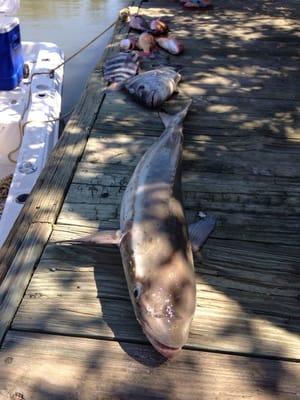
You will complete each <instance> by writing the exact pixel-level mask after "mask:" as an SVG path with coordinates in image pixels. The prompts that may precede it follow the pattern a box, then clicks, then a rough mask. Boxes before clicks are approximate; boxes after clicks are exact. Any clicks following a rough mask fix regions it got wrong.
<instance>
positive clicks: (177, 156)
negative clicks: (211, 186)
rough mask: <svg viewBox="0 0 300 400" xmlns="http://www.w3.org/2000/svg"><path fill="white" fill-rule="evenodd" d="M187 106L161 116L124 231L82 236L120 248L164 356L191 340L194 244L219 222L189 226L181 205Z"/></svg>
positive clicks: (132, 191)
mask: <svg viewBox="0 0 300 400" xmlns="http://www.w3.org/2000/svg"><path fill="white" fill-rule="evenodd" d="M189 106H190V102H189V104H188V105H187V106H186V107H185V108H184V109H183V110H182V111H180V112H179V113H177V114H175V115H173V116H170V115H168V114H164V113H161V114H160V115H161V119H162V121H163V123H164V125H165V130H164V132H163V133H162V135H161V136H160V138H159V139H158V140H157V141H156V142H155V143H154V144H153V145H152V146H151V147H150V148H149V149H148V150H147V151H146V153H145V154H144V155H143V157H142V158H141V160H140V161H139V163H138V164H137V166H136V168H135V171H134V173H133V175H132V177H131V179H130V181H129V183H128V185H127V188H126V190H125V192H124V195H123V199H122V203H121V212H120V231H117V232H116V231H106V232H101V231H99V232H97V233H96V234H94V235H90V236H88V237H85V238H83V239H80V240H79V242H86V243H89V244H103V243H115V244H117V245H118V246H119V248H120V252H121V257H122V263H123V267H124V272H125V276H126V281H127V285H128V290H129V295H130V299H131V302H132V305H133V309H134V312H135V315H136V318H137V320H138V322H139V323H140V325H141V327H142V329H143V331H144V333H145V335H146V336H147V338H148V340H149V341H150V343H151V344H152V345H153V346H154V348H155V349H156V350H157V351H158V352H159V353H161V354H162V355H164V356H165V357H166V358H172V357H174V356H175V355H176V354H178V353H179V352H180V350H181V348H182V346H183V345H184V344H185V343H186V341H187V338H188V334H189V329H190V324H191V321H192V318H193V315H194V311H195V303H196V285H195V276H194V265H193V254H192V248H193V249H194V250H197V249H198V248H199V246H201V245H202V244H203V243H204V241H205V240H206V238H207V236H208V235H209V233H210V232H211V231H212V229H213V228H214V225H215V220H214V218H212V217H206V218H204V219H202V220H200V221H198V222H196V223H195V224H193V225H191V226H190V228H188V226H187V223H186V219H185V215H184V210H183V206H182V201H181V158H182V142H183V134H182V122H183V120H184V118H185V116H186V114H187V112H188V109H189ZM69 242H70V241H69ZM75 242H76V241H75ZM77 242H78V241H77Z"/></svg>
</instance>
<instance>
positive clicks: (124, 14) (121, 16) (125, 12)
mask: <svg viewBox="0 0 300 400" xmlns="http://www.w3.org/2000/svg"><path fill="white" fill-rule="evenodd" d="M129 15H130V11H129V9H128V8H125V9H123V10H121V11H120V13H119V17H118V18H117V19H116V20H115V21H114V22H112V23H111V24H110V25H109V26H108V27H107V28H105V29H104V30H103V31H102V32H100V33H99V34H98V35H97V36H95V37H94V38H93V39H92V40H90V41H89V42H88V43H86V44H85V45H84V46H82V47H81V48H80V49H79V50H77V51H76V52H75V53H74V54H72V55H71V56H70V57H68V58H66V59H65V60H64V61H63V62H62V63H61V64H59V65H58V66H57V67H55V68H53V69H52V70H50V74H52V75H53V74H54V72H55V71H56V70H57V69H58V68H60V67H62V66H64V65H65V64H67V63H68V62H69V61H71V60H72V59H73V58H74V57H76V56H77V55H78V54H80V53H81V52H82V51H84V50H85V49H86V48H88V47H89V46H90V45H91V44H93V43H94V42H95V41H96V40H97V39H99V38H100V37H101V36H103V35H104V34H105V33H106V32H108V31H109V30H110V29H111V28H113V27H114V26H115V25H116V24H117V23H118V21H119V20H121V21H124V22H125V21H127V18H128V17H129Z"/></svg>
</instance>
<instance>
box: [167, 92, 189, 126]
mask: <svg viewBox="0 0 300 400" xmlns="http://www.w3.org/2000/svg"><path fill="white" fill-rule="evenodd" d="M191 104H192V99H190V100H189V101H188V103H187V105H186V106H185V107H184V108H183V109H182V110H181V111H179V112H178V113H177V114H174V115H170V114H167V113H164V112H160V113H159V116H160V119H161V120H162V123H163V124H164V126H165V128H167V127H168V126H170V125H178V124H180V123H181V122H182V121H183V120H184V118H185V117H186V115H187V113H188V110H189V108H190V106H191Z"/></svg>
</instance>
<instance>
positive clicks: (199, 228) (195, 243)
mask: <svg viewBox="0 0 300 400" xmlns="http://www.w3.org/2000/svg"><path fill="white" fill-rule="evenodd" d="M215 225H216V218H215V217H212V216H207V217H205V218H203V219H201V220H200V221H198V222H195V223H194V224H191V225H189V236H190V241H191V245H192V249H193V251H195V252H196V251H198V250H199V248H200V247H201V246H202V245H203V244H204V243H205V241H206V239H207V238H208V236H209V235H210V233H211V232H212V231H213V230H214V228H215Z"/></svg>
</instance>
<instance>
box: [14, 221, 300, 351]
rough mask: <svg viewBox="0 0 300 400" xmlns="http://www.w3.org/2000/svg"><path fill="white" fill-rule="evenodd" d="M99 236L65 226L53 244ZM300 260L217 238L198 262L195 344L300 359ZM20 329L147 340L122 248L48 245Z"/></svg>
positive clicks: (292, 252)
mask: <svg viewBox="0 0 300 400" xmlns="http://www.w3.org/2000/svg"><path fill="white" fill-rule="evenodd" d="M91 232H92V230H91V229H88V228H84V229H83V228H80V227H71V226H60V225H58V226H57V227H56V229H55V231H54V235H53V236H52V240H54V241H57V240H65V239H73V238H76V237H78V236H79V237H80V236H84V235H86V234H89V233H91ZM254 250H255V251H254ZM298 255H299V254H298V249H297V248H296V247H291V246H282V245H280V246H276V247H274V246H270V245H269V246H267V245H259V246H257V245H256V244H251V243H249V242H246V243H243V242H241V241H228V240H219V239H209V240H208V243H207V244H206V245H205V246H204V248H203V250H202V252H201V254H198V255H197V256H196V259H195V268H196V279H197V309H196V313H195V317H194V320H193V324H192V328H191V333H190V338H189V341H188V347H193V348H198V349H199V348H200V349H201V348H202V349H203V348H206V349H209V350H219V351H220V350H222V351H229V352H237V353H246V354H260V355H268V356H270V355H271V356H276V357H285V358H290V359H300V340H299V336H298V335H297V334H296V332H297V331H298V330H299V324H300V311H299V301H298V300H297V295H298V293H299V290H300V286H299V282H298V281H297V263H298ZM266 276H267V277H268V278H267V280H266ZM290 316H293V317H292V318H290ZM13 328H16V329H23V330H38V331H44V332H53V333H55V332H59V333H61V334H68V335H69V334H72V335H82V336H90V337H100V338H101V337H107V338H115V339H117V340H125V339H126V340H133V339H134V340H142V341H144V342H146V340H145V338H144V336H143V334H142V332H141V329H140V328H139V326H138V324H137V322H136V320H135V317H134V314H133V310H132V306H131V304H130V301H129V297H128V290H127V286H126V281H125V277H124V274H123V269H122V263H121V258H120V255H119V251H118V249H116V248H107V247H101V248H100V249H99V248H96V247H90V246H88V247H86V248H84V247H82V246H61V245H50V246H48V247H47V249H46V252H45V254H44V255H43V258H42V259H41V261H40V264H39V267H38V269H37V271H36V273H35V275H34V277H33V279H32V281H31V283H30V285H29V287H28V290H27V293H26V296H25V298H24V301H23V302H22V304H21V306H20V309H19V312H18V314H17V315H16V318H15V320H14V323H13ZM222 332H223V333H224V334H223V333H222ZM225 332H227V333H226V334H225Z"/></svg>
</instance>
